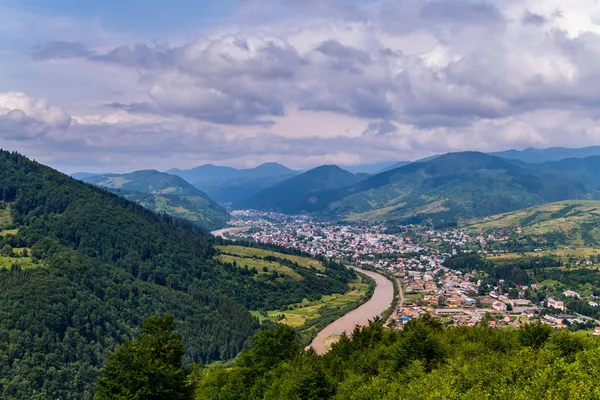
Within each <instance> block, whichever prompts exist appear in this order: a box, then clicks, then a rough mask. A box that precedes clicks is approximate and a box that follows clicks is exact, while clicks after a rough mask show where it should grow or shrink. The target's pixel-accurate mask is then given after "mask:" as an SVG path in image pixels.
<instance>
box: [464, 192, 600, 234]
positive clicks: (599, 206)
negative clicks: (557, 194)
mask: <svg viewBox="0 0 600 400" xmlns="http://www.w3.org/2000/svg"><path fill="white" fill-rule="evenodd" d="M598 219H600V201H594V200H570V201H560V202H556V203H550V204H544V205H541V206H537V207H532V208H526V209H524V210H518V211H512V212H509V213H504V214H498V215H492V216H490V217H486V218H482V219H478V220H473V221H470V222H467V223H466V226H465V227H466V228H468V229H473V230H474V231H478V232H482V231H486V230H489V229H499V228H506V227H516V226H520V225H524V226H523V230H524V233H527V234H530V235H543V234H546V233H549V232H557V231H562V232H564V233H568V232H570V231H572V230H574V229H577V228H579V227H580V226H581V224H582V223H586V222H592V221H597V220H598ZM523 222H526V223H525V224H523Z"/></svg>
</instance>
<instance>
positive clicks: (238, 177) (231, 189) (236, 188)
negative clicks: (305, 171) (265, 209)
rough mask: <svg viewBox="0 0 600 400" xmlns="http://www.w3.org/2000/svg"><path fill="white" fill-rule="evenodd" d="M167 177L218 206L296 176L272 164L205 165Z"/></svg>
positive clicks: (294, 172)
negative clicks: (196, 190)
mask: <svg viewBox="0 0 600 400" xmlns="http://www.w3.org/2000/svg"><path fill="white" fill-rule="evenodd" d="M169 173H172V174H175V175H178V176H180V177H182V178H183V179H185V180H187V181H188V182H191V183H192V184H193V185H194V186H195V187H197V188H199V189H200V190H202V191H204V192H206V193H207V194H208V195H209V196H210V197H211V198H212V199H214V200H216V201H218V202H220V203H232V202H238V201H240V200H242V199H245V198H247V197H250V196H252V195H254V194H256V193H258V192H260V191H261V190H263V189H265V188H267V187H269V186H272V185H275V184H277V183H279V182H281V181H284V180H285V179H288V178H290V177H292V176H294V175H297V174H298V172H297V171H294V170H292V169H289V168H287V167H286V166H284V165H281V164H278V163H274V162H271V163H265V164H261V165H259V166H257V167H254V168H248V169H235V168H231V167H219V166H215V165H212V164H207V165H201V166H199V167H196V168H192V169H190V170H185V171H182V170H178V169H172V170H169Z"/></svg>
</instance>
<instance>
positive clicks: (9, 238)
mask: <svg viewBox="0 0 600 400" xmlns="http://www.w3.org/2000/svg"><path fill="white" fill-rule="evenodd" d="M0 204H1V205H2V210H0V221H1V225H0V233H1V235H0V249H1V250H2V251H3V252H4V250H5V249H6V250H9V251H13V253H14V254H11V255H9V256H8V257H10V258H12V259H14V260H15V261H18V260H19V259H22V258H24V256H23V255H22V253H21V250H22V249H27V250H28V255H27V257H29V258H30V261H31V264H32V265H31V268H24V267H21V266H19V265H17V264H18V263H17V262H14V263H12V262H11V267H10V268H2V267H0V337H1V338H2V340H1V341H0V360H1V361H0V398H3V399H57V398H60V399H89V398H91V393H92V384H93V381H94V378H95V377H96V376H97V375H98V372H99V368H100V366H101V365H102V364H103V363H104V361H105V359H106V357H107V354H108V353H109V352H111V351H112V350H113V349H114V348H115V347H116V346H117V345H119V344H120V343H123V342H124V341H125V340H128V339H130V338H132V337H133V336H134V335H135V334H136V333H137V332H138V331H139V329H140V326H141V322H142V321H143V320H144V319H146V318H148V317H149V316H152V315H156V314H164V313H170V314H173V315H174V317H175V320H176V321H177V329H178V331H179V332H180V333H181V334H182V335H183V337H184V342H185V346H186V354H185V357H184V361H185V363H186V364H188V365H189V364H190V363H192V362H203V363H206V362H210V361H214V360H219V359H223V360H226V359H230V358H232V357H234V356H235V355H236V354H237V353H238V352H239V351H240V350H242V349H243V348H244V346H245V345H246V344H247V341H248V338H249V337H250V336H251V335H252V334H253V333H254V332H256V331H257V330H258V329H259V323H258V321H257V319H255V318H254V317H252V316H251V315H250V313H249V312H248V310H268V309H272V308H273V307H277V308H281V309H284V308H285V307H286V306H287V305H290V304H297V303H300V302H302V301H303V299H305V298H306V299H308V300H317V299H319V298H321V297H322V296H323V295H331V294H334V293H345V292H348V291H349V290H351V288H350V286H349V283H350V282H352V280H353V279H354V277H355V275H354V274H353V273H352V272H351V271H348V270H346V269H345V268H344V267H343V266H341V265H338V264H334V263H329V262H326V261H323V263H324V264H323V265H324V267H325V271H324V272H323V273H319V274H317V273H315V272H314V270H313V269H311V268H306V267H302V266H300V265H298V266H296V265H295V264H291V265H289V267H290V268H291V269H293V271H294V273H295V274H298V275H300V276H301V277H302V279H300V280H298V279H296V278H295V277H292V276H288V275H284V274H281V275H279V274H278V275H277V276H275V275H274V274H261V275H260V276H258V277H257V276H255V274H254V273H253V271H251V270H247V269H244V268H239V267H237V266H235V265H232V264H230V263H227V262H226V263H223V264H221V263H220V262H219V260H218V252H217V250H216V249H215V248H214V247H213V244H214V242H215V240H216V239H214V238H213V237H212V236H210V235H208V234H205V233H202V232H201V231H198V230H196V229H195V228H194V227H193V226H192V225H191V224H189V223H186V222H184V221H181V220H173V219H172V218H170V217H168V216H159V215H157V214H155V213H153V212H151V211H148V210H147V209H145V208H143V207H141V206H139V205H137V204H135V203H133V202H130V201H128V200H126V199H124V198H122V197H119V196H117V195H115V194H113V193H110V192H108V191H106V190H103V189H101V188H98V187H95V186H92V185H88V184H85V183H82V182H79V181H76V180H74V179H71V178H69V177H67V176H66V175H64V174H61V173H59V172H57V171H54V170H52V169H50V168H48V167H45V166H43V165H41V164H38V163H35V162H32V161H30V160H28V159H26V158H25V157H23V156H21V155H18V154H16V153H8V152H5V151H0ZM278 262H281V261H278Z"/></svg>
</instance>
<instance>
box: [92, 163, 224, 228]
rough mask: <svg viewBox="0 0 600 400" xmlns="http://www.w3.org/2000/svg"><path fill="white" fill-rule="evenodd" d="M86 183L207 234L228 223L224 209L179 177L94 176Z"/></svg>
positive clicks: (139, 174)
mask: <svg viewBox="0 0 600 400" xmlns="http://www.w3.org/2000/svg"><path fill="white" fill-rule="evenodd" d="M83 180H84V182H88V183H92V184H94V185H97V186H102V187H105V188H107V189H109V190H111V191H113V192H115V193H117V194H119V195H121V196H123V197H125V198H127V199H129V200H131V201H135V202H136V203H139V204H141V205H143V206H144V207H146V208H148V209H150V210H152V211H155V212H158V213H166V214H169V215H172V216H174V217H178V218H183V219H187V220H189V221H191V222H193V223H195V224H198V225H199V226H201V227H202V228H204V229H207V230H213V229H217V228H220V227H223V226H224V225H225V224H226V222H227V220H228V214H227V211H225V209H224V208H223V207H221V206H219V205H218V204H217V203H215V202H214V201H213V200H212V199H211V198H210V197H208V196H207V195H206V194H205V193H203V192H202V191H200V190H199V189H197V188H195V187H194V186H192V185H191V184H189V183H188V182H186V181H185V180H184V179H182V178H181V177H179V176H176V175H170V174H167V173H164V172H158V171H153V170H145V171H135V172H132V173H129V174H106V175H94V176H90V177H87V178H84V179H83Z"/></svg>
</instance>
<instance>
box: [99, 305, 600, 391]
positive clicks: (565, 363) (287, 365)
mask: <svg viewBox="0 0 600 400" xmlns="http://www.w3.org/2000/svg"><path fill="white" fill-rule="evenodd" d="M599 340H600V339H599V338H597V337H593V336H592V337H590V336H582V335H580V334H574V333H571V332H569V331H568V330H553V328H551V327H549V326H548V325H544V324H541V323H536V324H523V325H522V326H521V327H520V328H518V329H512V330H508V329H497V328H491V327H489V326H488V324H487V322H486V321H483V323H480V324H479V325H477V326H475V327H471V328H469V327H464V326H463V327H455V326H445V325H443V324H442V323H441V322H440V321H439V320H436V319H433V318H431V317H429V316H424V317H421V318H420V319H413V320H411V321H410V322H408V323H407V324H406V326H405V328H404V329H403V330H402V331H397V330H392V329H389V328H386V327H384V325H383V322H382V321H381V320H375V321H372V322H371V324H370V325H368V326H366V327H363V328H358V327H357V328H356V329H355V330H354V331H353V332H352V335H351V336H346V335H343V336H342V338H341V340H340V341H339V342H338V343H336V344H334V345H333V347H332V349H331V350H330V351H329V352H328V353H326V354H325V355H323V356H319V355H317V354H316V353H315V352H314V351H312V350H308V351H307V350H304V349H302V347H301V346H300V345H299V344H298V340H297V337H296V335H295V332H294V330H293V329H291V328H290V327H287V326H278V327H275V328H273V329H269V330H265V331H262V332H260V333H258V334H257V335H255V336H254V337H253V339H252V342H253V345H252V347H251V348H250V349H247V350H244V351H243V352H242V353H241V354H240V356H239V357H238V358H236V360H235V361H234V362H233V363H232V364H228V365H224V364H221V363H214V364H211V365H208V366H201V365H195V366H193V367H191V368H188V369H186V368H184V367H183V366H182V364H181V361H180V359H181V355H182V354H183V344H182V343H181V338H180V336H179V335H178V334H177V332H176V331H175V330H174V329H173V324H172V317H170V316H162V317H154V318H153V319H151V320H150V321H148V322H147V323H146V324H145V326H144V333H143V334H142V335H141V336H140V337H138V338H136V339H135V340H134V341H132V342H129V343H127V344H125V345H124V346H122V347H120V348H119V349H118V350H117V351H116V352H115V353H114V354H112V355H111V356H110V358H109V360H108V362H107V363H106V365H105V366H104V367H103V370H102V375H101V377H100V378H99V379H98V381H97V386H96V399H97V400H107V399H125V398H133V397H127V396H128V395H131V394H132V393H135V394H140V396H139V397H136V398H139V399H153V398H161V399H179V400H181V399H188V400H192V399H194V400H217V399H218V400H251V399H252V400H254V399H256V400H258V399H268V400H279V399H280V400H309V399H310V400H319V399H323V400H326V399H335V400H371V399H373V400H379V399H383V400H386V399H387V400H397V399H432V400H433V399H436V400H437V399H473V400H475V399H506V400H513V399H598V398H599V397H600V381H598V379H597V373H598V365H600V346H599V344H600V343H599ZM161 344H162V345H161ZM152 348H161V349H163V350H161V351H160V352H159V353H156V352H152V351H151V349H152ZM142 361H143V362H142ZM148 377H153V378H154V379H148ZM144 393H153V394H157V393H160V394H161V396H160V397H152V396H151V395H144Z"/></svg>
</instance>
